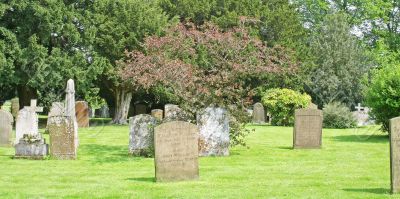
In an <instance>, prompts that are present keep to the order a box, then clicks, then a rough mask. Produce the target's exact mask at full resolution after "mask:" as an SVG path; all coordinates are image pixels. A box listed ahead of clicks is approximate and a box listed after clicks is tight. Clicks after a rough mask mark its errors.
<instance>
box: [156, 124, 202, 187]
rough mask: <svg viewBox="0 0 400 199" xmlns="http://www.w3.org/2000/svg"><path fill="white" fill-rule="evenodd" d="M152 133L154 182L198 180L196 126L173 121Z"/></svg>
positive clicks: (197, 131)
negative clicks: (153, 134)
mask: <svg viewBox="0 0 400 199" xmlns="http://www.w3.org/2000/svg"><path fill="white" fill-rule="evenodd" d="M154 132H155V136H154V145H155V158H154V162H155V175H156V181H157V182H165V181H181V180H194V179H198V177H199V165H198V156H199V154H198V146H197V145H198V134H199V130H198V128H197V126H196V125H194V124H191V123H188V122H182V121H173V122H167V123H163V124H161V125H160V126H157V127H156V128H155V131H154Z"/></svg>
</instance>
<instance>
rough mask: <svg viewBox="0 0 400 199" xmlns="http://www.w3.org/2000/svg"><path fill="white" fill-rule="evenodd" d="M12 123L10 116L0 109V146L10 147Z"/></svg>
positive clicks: (12, 119)
mask: <svg viewBox="0 0 400 199" xmlns="http://www.w3.org/2000/svg"><path fill="white" fill-rule="evenodd" d="M13 122H14V118H13V116H12V114H11V113H10V112H8V111H5V110H1V109H0V146H10V144H11V133H12V127H13V126H12V124H13Z"/></svg>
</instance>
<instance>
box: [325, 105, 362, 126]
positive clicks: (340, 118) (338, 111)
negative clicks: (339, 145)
mask: <svg viewBox="0 0 400 199" xmlns="http://www.w3.org/2000/svg"><path fill="white" fill-rule="evenodd" d="M323 111H324V127H325V128H337V129H345V128H354V127H356V126H357V120H356V118H355V117H354V115H353V114H352V113H351V112H350V109H349V108H348V107H347V106H346V105H344V104H342V103H339V102H331V103H329V104H327V105H325V107H324V109H323Z"/></svg>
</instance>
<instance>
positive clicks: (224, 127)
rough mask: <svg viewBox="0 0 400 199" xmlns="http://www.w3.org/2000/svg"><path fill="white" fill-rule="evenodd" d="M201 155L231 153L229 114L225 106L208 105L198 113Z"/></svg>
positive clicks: (224, 154) (226, 154) (225, 154)
mask: <svg viewBox="0 0 400 199" xmlns="http://www.w3.org/2000/svg"><path fill="white" fill-rule="evenodd" d="M197 126H198V127H199V131H200V134H199V155H200V156H228V155H229V115H228V112H227V111H226V110H225V109H223V108H216V107H208V108H206V109H205V110H204V111H203V112H201V113H199V114H198V115H197Z"/></svg>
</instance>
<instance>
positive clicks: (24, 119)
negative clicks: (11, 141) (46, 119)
mask: <svg viewBox="0 0 400 199" xmlns="http://www.w3.org/2000/svg"><path fill="white" fill-rule="evenodd" d="M36 104H37V102H36V100H31V106H25V107H24V108H23V109H21V110H20V111H19V113H18V116H17V121H16V127H15V131H16V135H15V141H16V142H18V141H19V140H20V139H21V138H22V137H23V136H24V134H28V135H31V136H34V135H37V134H39V118H38V115H37V114H36V112H42V111H43V107H37V106H36Z"/></svg>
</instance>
